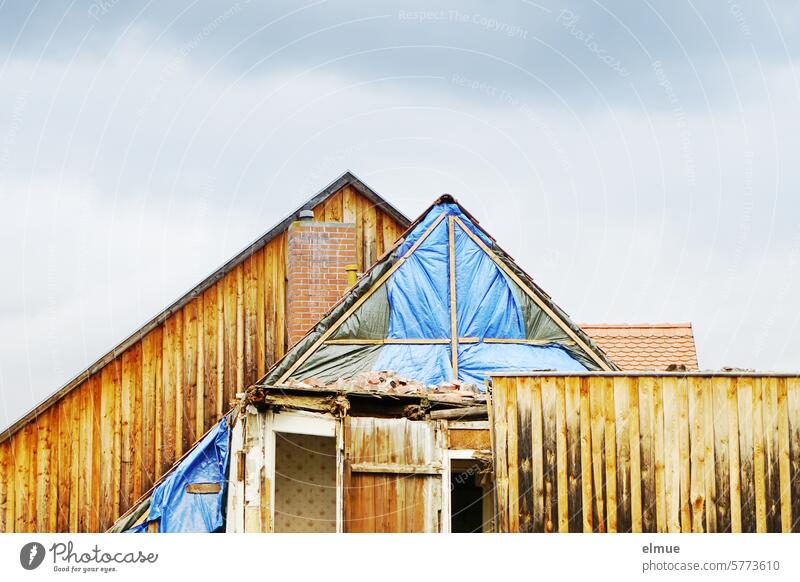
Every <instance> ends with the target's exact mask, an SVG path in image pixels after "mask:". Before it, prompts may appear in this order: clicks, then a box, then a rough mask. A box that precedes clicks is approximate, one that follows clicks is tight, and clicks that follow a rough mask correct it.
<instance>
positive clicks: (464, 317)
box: [372, 203, 586, 387]
mask: <svg viewBox="0 0 800 582" xmlns="http://www.w3.org/2000/svg"><path fill="white" fill-rule="evenodd" d="M442 214H444V215H446V216H450V215H452V216H456V217H458V218H459V219H460V221H461V224H463V225H464V227H466V228H467V229H469V230H470V232H471V233H473V234H474V235H475V236H477V237H478V238H479V239H480V240H482V241H483V242H484V243H486V244H487V245H490V244H491V241H490V240H489V239H488V238H487V237H486V235H485V234H484V233H483V232H482V231H481V230H480V229H478V228H477V227H476V226H475V225H474V224H473V223H472V221H471V220H470V219H469V217H467V216H466V215H465V214H464V213H463V212H461V210H460V208H459V207H458V206H457V205H456V204H450V203H443V204H439V205H437V206H435V207H434V208H433V209H432V210H431V211H430V212H429V213H428V214H427V215H426V216H425V218H424V219H423V220H422V221H421V222H420V223H419V224H418V225H417V227H416V228H415V229H414V230H413V231H412V232H410V233H409V234H408V236H407V237H406V240H405V241H404V243H403V246H402V247H401V248H400V251H399V254H403V253H405V252H406V251H408V250H409V249H411V248H412V246H413V245H414V244H416V243H417V242H418V241H419V239H420V238H421V237H422V235H423V234H424V233H425V232H426V231H427V230H428V229H429V228H430V227H431V225H433V224H434V222H435V221H436V219H438V218H439V216H441V215H442ZM461 224H459V223H457V224H455V225H454V239H455V240H454V247H455V253H454V254H455V261H454V262H455V273H456V302H455V304H456V327H457V332H458V336H459V338H470V340H471V341H472V342H474V343H468V344H463V345H459V348H458V350H459V352H458V380H459V381H461V382H466V383H473V384H477V385H478V386H479V387H482V386H483V381H484V378H485V377H487V376H488V375H490V374H491V373H496V372H531V371H536V370H560V371H561V370H563V371H583V370H585V369H586V368H585V367H584V365H583V364H581V363H580V362H579V361H578V360H576V359H575V358H574V357H573V356H572V355H571V354H570V353H569V352H568V351H567V350H565V349H564V348H563V347H562V346H561V345H559V344H558V343H555V342H553V343H549V344H546V345H526V344H522V343H521V344H508V343H486V342H484V340H485V339H486V338H489V339H512V340H513V339H518V340H525V339H531V338H526V325H525V319H524V317H525V316H524V312H523V309H522V306H521V305H520V301H519V299H518V297H519V295H520V294H519V293H515V286H516V284H515V283H514V282H513V281H511V280H510V279H509V278H508V276H507V275H506V274H505V273H504V272H503V271H502V270H501V269H500V267H499V266H498V265H497V263H495V261H494V260H493V259H492V258H491V257H490V256H489V255H487V254H486V252H484V250H483V249H481V248H480V247H479V246H478V245H477V244H476V243H475V241H473V240H472V238H471V237H469V236H468V235H467V233H466V232H465V230H464V229H463V227H462V226H461ZM448 239H449V236H448V222H447V220H443V221H442V222H440V223H439V224H438V226H436V228H435V229H434V230H433V231H432V232H431V233H430V234H429V235H428V237H427V238H426V239H425V240H424V241H423V242H422V243H421V244H420V246H419V247H417V249H416V250H415V251H414V253H413V254H411V255H410V256H409V257H408V258H407V259H406V261H405V262H404V263H403V265H402V266H401V267H400V268H399V269H397V271H395V273H394V274H392V276H391V277H390V278H389V280H388V281H387V287H388V301H389V310H390V314H389V333H388V338H390V339H449V338H450V337H451V335H452V333H451V322H450V310H451V307H450V250H449V240H448ZM372 369H373V370H375V371H380V370H391V371H393V372H396V373H398V374H400V375H403V376H407V377H409V378H413V379H415V380H418V381H422V382H425V383H426V384H441V383H443V382H446V381H450V380H452V379H453V367H452V359H451V346H450V345H449V344H428V345H405V344H386V345H384V346H383V347H382V348H381V350H380V353H379V354H378V357H377V359H376V360H375V361H374V362H373V364H372Z"/></svg>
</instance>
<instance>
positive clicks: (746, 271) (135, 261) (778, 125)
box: [0, 0, 800, 426]
mask: <svg viewBox="0 0 800 582" xmlns="http://www.w3.org/2000/svg"><path fill="white" fill-rule="evenodd" d="M497 4H499V3H496V2H493V3H489V2H470V1H464V0H462V1H460V2H384V1H376V2H363V1H361V2H341V1H333V0H331V1H325V0H318V1H315V2H304V1H302V2H298V1H292V2H289V1H282V0H278V1H271V2H248V1H245V0H241V1H239V2H235V3H234V2H218V1H210V0H209V1H204V2H203V1H197V2H183V3H178V2H143V1H141V2H140V1H131V0H124V1H120V0H94V1H89V0H74V1H72V2H71V3H70V2H56V1H55V0H51V1H43V0H40V1H38V2H34V1H31V0H19V1H15V0H5V1H3V0H0V200H1V201H2V206H0V258H1V259H2V268H3V270H2V272H3V279H2V281H3V284H2V285H1V286H0V426H5V425H7V424H9V423H10V422H12V421H13V420H15V419H16V418H18V417H19V416H21V415H22V414H23V413H24V412H26V411H27V410H28V409H29V408H30V407H31V406H33V405H34V404H35V403H37V402H38V401H40V400H41V399H43V398H44V397H45V396H46V395H48V394H50V393H51V392H53V391H55V390H56V389H57V388H58V387H59V386H61V385H62V384H64V383H65V382H67V381H68V380H69V379H70V378H71V377H72V376H74V375H75V374H76V373H77V372H79V371H80V370H81V369H82V368H84V367H85V366H87V365H88V364H90V363H91V362H92V361H94V360H95V359H96V358H97V357H98V356H100V355H102V354H103V353H105V352H106V351H107V350H108V349H110V348H111V347H112V346H113V345H114V344H116V343H117V342H118V341H120V340H121V339H123V338H124V337H126V336H127V335H128V334H129V333H130V332H132V331H133V330H135V329H136V328H137V327H139V326H140V325H141V324H142V323H143V322H145V321H146V320H148V319H149V318H150V317H151V316H153V315H154V314H155V313H156V312H158V311H159V310H160V309H162V308H163V307H165V306H166V305H167V304H169V303H170V302H171V301H172V300H174V299H176V298H177V297H178V296H180V295H181V294H182V293H183V292H184V291H186V290H187V289H189V288H190V287H192V286H193V285H194V284H195V283H197V282H198V281H200V280H201V279H202V278H203V277H204V276H205V275H207V274H208V273H210V272H212V271H213V270H214V269H215V268H216V267H218V266H219V265H220V264H222V263H223V262H225V261H226V260H227V259H228V258H229V257H230V256H231V255H232V254H233V253H234V252H236V251H238V250H240V249H241V248H242V247H244V246H245V245H247V243H248V242H250V241H251V240H253V239H255V238H256V237H258V235H259V234H261V233H262V232H264V231H265V230H267V229H268V228H269V227H270V226H271V225H272V224H273V223H275V222H276V221H277V220H278V219H280V218H282V217H283V216H284V215H286V214H287V213H288V212H290V211H291V210H292V209H293V208H294V207H295V206H297V205H298V204H300V203H301V202H302V201H303V200H305V199H306V198H308V197H309V196H310V195H312V194H313V193H315V192H317V191H318V190H320V189H321V188H322V187H324V186H325V185H326V184H327V183H329V182H331V181H332V180H333V179H334V178H335V177H336V176H338V175H339V174H341V173H342V172H343V171H344V170H346V169H350V170H352V171H353V172H355V173H356V174H357V175H358V176H359V177H361V178H362V179H363V180H364V181H365V182H366V183H368V184H369V185H370V186H372V187H373V188H374V189H376V190H377V191H378V192H379V193H381V194H382V195H383V196H385V197H386V198H387V199H389V200H390V201H391V202H392V203H394V204H395V205H396V206H397V207H399V208H400V209H401V210H403V211H404V212H405V213H406V214H408V215H409V216H416V215H417V214H418V213H419V212H421V211H422V210H423V209H424V208H425V207H426V206H427V205H428V204H429V203H430V201H431V200H432V199H433V198H434V197H436V196H438V195H439V194H441V193H443V192H449V193H452V194H454V195H456V196H457V198H458V199H459V200H460V201H461V202H462V203H463V204H464V205H465V206H466V207H467V208H469V209H470V210H471V211H472V213H473V214H475V215H476V216H477V217H478V218H479V219H480V220H481V222H482V224H483V225H484V226H485V227H486V228H487V229H488V230H489V231H490V232H492V233H493V234H494V235H495V237H496V238H497V239H498V241H499V242H500V244H501V245H502V246H504V247H505V248H506V249H507V250H508V251H509V252H510V253H511V254H512V255H513V256H514V257H515V258H516V259H517V260H518V261H519V262H520V263H521V264H522V265H523V266H524V267H525V268H526V270H527V271H528V272H529V273H531V274H532V275H533V277H534V279H536V280H537V282H538V283H539V284H540V285H541V286H542V287H544V288H545V289H546V290H548V291H549V292H550V294H551V295H552V296H553V297H554V299H555V300H556V301H557V302H558V303H559V304H560V305H561V306H562V307H563V308H564V309H565V310H566V311H567V312H568V313H569V314H570V315H571V316H572V317H573V318H574V319H575V320H577V321H581V322H629V323H633V322H638V323H641V322H673V321H679V322H684V321H691V322H692V323H693V324H694V329H695V333H696V337H697V341H698V351H699V358H700V364H701V366H702V367H704V368H718V367H721V366H739V367H752V368H758V369H764V370H797V369H800V309H798V286H800V227H799V226H798V223H799V221H800V70H798V67H797V64H796V60H797V57H798V53H799V52H800V25H799V23H800V7H798V4H797V2H796V1H794V0H791V1H790V0H786V1H782V0H774V1H767V2H759V1H756V2H744V1H743V0H737V1H725V0H719V1H717V2H696V1H691V0H690V1H687V0H675V1H673V2H658V3H656V2H653V1H652V0H642V2H635V3H632V2H623V1H621V0H619V1H614V2H609V1H603V2H595V1H584V0H576V1H564V0H553V1H548V0H541V1H537V2H532V1H528V0H508V1H506V2H503V3H501V4H502V5H497Z"/></svg>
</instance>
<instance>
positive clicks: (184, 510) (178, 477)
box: [127, 418, 229, 533]
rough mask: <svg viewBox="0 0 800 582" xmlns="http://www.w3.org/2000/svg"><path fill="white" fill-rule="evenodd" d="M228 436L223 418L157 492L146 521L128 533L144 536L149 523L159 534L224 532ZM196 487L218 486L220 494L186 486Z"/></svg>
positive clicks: (225, 421) (156, 489)
mask: <svg viewBox="0 0 800 582" xmlns="http://www.w3.org/2000/svg"><path fill="white" fill-rule="evenodd" d="M228 434H229V431H228V419H227V418H223V419H222V420H221V421H220V422H219V423H218V424H217V425H216V426H215V427H214V428H213V429H211V430H210V431H209V432H208V434H206V436H205V437H203V439H202V440H201V441H200V442H199V443H198V444H197V445H196V446H195V448H194V449H193V450H192V451H191V452H190V453H189V454H188V455H187V456H186V458H185V459H183V461H181V462H180V464H179V465H178V466H177V467H175V469H174V470H173V471H172V472H171V473H170V474H169V475H168V476H167V477H166V478H165V479H164V481H163V482H162V483H161V484H160V485H158V486H157V487H156V488H155V490H154V491H153V494H152V496H151V502H150V512H149V514H148V516H147V519H146V520H145V521H144V522H143V523H141V524H139V525H138V526H135V527H133V528H131V529H129V530H127V532H128V533H140V532H145V531H147V525H148V523H150V522H153V521H155V520H158V531H159V532H160V533H210V532H213V531H216V530H218V529H219V528H221V527H222V525H223V522H224V518H223V514H222V502H223V498H224V495H225V488H226V485H227V481H226V478H225V477H226V472H227V467H228ZM195 483H215V484H219V491H217V492H214V493H189V492H187V490H186V489H187V486H188V485H190V484H195Z"/></svg>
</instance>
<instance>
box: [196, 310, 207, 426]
mask: <svg viewBox="0 0 800 582" xmlns="http://www.w3.org/2000/svg"><path fill="white" fill-rule="evenodd" d="M195 302H196V303H197V387H196V390H195V392H196V393H195V413H194V419H195V429H194V436H195V438H194V440H195V441H196V440H198V439H199V438H200V437H201V436H203V433H205V418H206V404H205V403H206V351H205V346H206V324H205V310H206V308H205V294H203V295H200V296H199V297H198V298H197V299H196V300H195Z"/></svg>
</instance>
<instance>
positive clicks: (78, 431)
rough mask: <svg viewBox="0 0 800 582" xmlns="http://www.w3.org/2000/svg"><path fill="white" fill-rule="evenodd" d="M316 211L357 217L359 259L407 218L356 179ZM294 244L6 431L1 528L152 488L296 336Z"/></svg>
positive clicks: (239, 267)
mask: <svg viewBox="0 0 800 582" xmlns="http://www.w3.org/2000/svg"><path fill="white" fill-rule="evenodd" d="M314 212H315V216H314V218H315V220H319V221H343V222H350V223H355V224H356V234H357V254H358V263H359V268H360V269H361V270H364V269H366V268H368V267H369V266H370V265H371V264H372V263H374V262H375V260H376V259H377V258H378V257H379V256H380V255H381V254H383V253H384V251H385V250H386V249H388V248H389V247H390V246H391V244H392V243H394V241H395V240H396V239H397V238H398V237H399V235H400V234H402V232H403V229H404V227H403V225H401V224H399V223H398V222H397V221H396V220H395V219H394V218H393V217H391V216H390V215H389V214H386V213H384V212H383V211H382V210H381V209H379V208H377V207H376V206H375V205H374V204H373V203H372V202H371V201H370V200H368V199H367V198H366V197H364V196H362V195H361V194H360V193H359V192H358V191H357V190H356V189H355V188H353V187H351V186H345V187H344V188H342V189H341V190H339V191H338V192H337V193H335V194H333V195H331V196H330V197H329V198H327V200H325V201H324V202H323V203H322V204H320V205H319V206H317V207H316V208H315V209H314ZM286 252H287V247H286V233H285V231H284V232H282V233H280V234H278V235H277V236H276V237H275V238H273V239H272V240H270V241H269V242H268V243H267V244H266V245H265V246H263V247H261V248H259V249H257V250H254V251H253V252H252V253H251V254H249V255H248V256H247V257H246V258H245V259H244V260H243V261H242V262H240V263H238V264H236V265H235V266H233V267H232V268H231V269H230V270H228V271H227V272H225V273H224V275H222V276H221V278H219V279H218V280H217V281H216V282H214V283H213V284H211V285H210V286H207V287H206V288H205V290H204V291H203V292H202V293H199V294H198V295H197V296H196V297H194V298H193V299H191V301H189V302H188V303H185V304H184V305H183V306H182V307H180V308H179V309H176V310H174V312H172V313H169V315H167V316H165V318H164V321H162V322H159V324H158V325H157V326H156V327H155V328H154V329H152V330H151V331H149V332H148V333H147V334H146V335H145V336H144V337H142V338H141V339H139V340H138V341H136V342H135V343H134V344H133V345H131V346H129V347H127V349H125V350H124V351H121V352H120V353H119V354H116V356H115V358H114V359H113V360H111V361H110V362H108V363H106V364H105V365H103V366H98V367H96V368H97V369H93V370H92V372H91V374H90V375H89V376H88V377H87V378H86V379H85V380H84V381H83V382H81V383H80V384H78V385H76V386H75V387H74V388H72V389H70V390H69V391H68V393H66V394H64V395H62V396H61V397H60V398H59V399H58V400H57V401H56V402H54V403H53V404H52V405H51V406H49V407H48V408H47V409H46V410H44V412H42V413H41V414H39V415H38V416H37V418H36V419H35V420H34V421H32V422H30V423H29V424H27V425H25V426H22V427H18V428H17V429H16V432H14V433H13V434H11V435H9V433H5V434H0V439H2V442H0V531H5V532H33V531H42V532H55V531H58V532H78V531H80V532H85V531H100V530H105V529H106V528H108V527H109V526H110V525H111V524H112V523H113V522H114V520H115V519H116V518H117V517H118V516H119V515H121V514H122V513H123V512H124V511H126V510H127V509H128V508H129V507H130V505H131V504H132V503H133V502H134V501H136V499H137V498H138V497H139V496H140V495H141V494H142V493H144V492H146V491H147V490H148V489H149V488H150V487H151V486H152V484H153V482H154V481H155V480H157V479H158V478H159V477H160V476H161V475H162V474H163V473H164V472H165V471H166V470H167V469H168V468H169V467H170V466H172V464H173V463H174V462H175V461H176V460H177V459H179V458H180V457H181V455H182V454H183V453H184V452H185V451H186V450H187V449H188V448H189V447H190V446H191V445H192V444H193V443H194V442H195V441H196V440H197V439H198V438H199V437H200V436H202V434H203V433H204V432H205V431H206V430H207V429H208V428H210V427H211V425H212V424H213V423H214V422H215V421H216V420H218V419H219V418H220V417H221V416H222V414H223V413H224V412H225V411H227V410H228V403H229V402H231V401H232V400H233V399H234V397H235V394H236V392H242V391H243V390H244V389H245V388H246V387H248V386H249V385H251V384H252V383H253V382H255V381H256V380H257V379H258V378H259V377H261V376H262V375H263V374H264V372H265V371H266V370H267V369H268V368H269V367H270V366H271V365H272V364H273V363H274V362H275V361H276V360H277V359H278V358H280V357H282V356H283V354H284V353H285V351H286V349H287V348H288V346H287V345H286V344H287V342H286V328H285V315H284V314H285V299H286V297H285V289H286V280H285V265H286ZM65 338H66V339H65V341H69V338H68V337H66V336H65Z"/></svg>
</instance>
